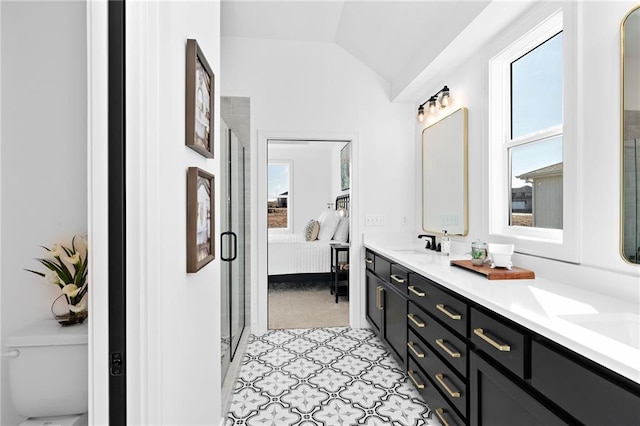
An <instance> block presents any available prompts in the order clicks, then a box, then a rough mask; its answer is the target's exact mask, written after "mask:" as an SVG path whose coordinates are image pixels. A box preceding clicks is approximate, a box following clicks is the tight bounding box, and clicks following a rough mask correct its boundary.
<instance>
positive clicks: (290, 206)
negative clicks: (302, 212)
mask: <svg viewBox="0 0 640 426" xmlns="http://www.w3.org/2000/svg"><path fill="white" fill-rule="evenodd" d="M272 165H274V166H275V165H278V166H280V165H283V166H288V167H289V191H288V192H289V194H288V195H287V227H286V228H269V227H268V226H267V231H268V232H271V233H282V234H290V233H293V202H292V200H293V197H292V196H293V161H292V160H268V161H267V202H268V200H269V166H272ZM268 214H269V213H268V209H267V215H268ZM267 225H268V220H267Z"/></svg>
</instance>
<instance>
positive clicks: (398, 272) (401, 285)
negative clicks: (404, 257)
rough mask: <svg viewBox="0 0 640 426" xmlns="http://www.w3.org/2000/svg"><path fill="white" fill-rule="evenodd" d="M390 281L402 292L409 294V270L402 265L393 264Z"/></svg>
mask: <svg viewBox="0 0 640 426" xmlns="http://www.w3.org/2000/svg"><path fill="white" fill-rule="evenodd" d="M389 282H390V283H391V284H393V286H394V287H395V288H397V289H398V290H400V292H401V293H402V294H407V292H408V290H407V287H408V286H407V283H408V282H409V271H408V270H407V269H405V268H404V267H402V266H400V265H396V264H392V265H391V274H390V275H389Z"/></svg>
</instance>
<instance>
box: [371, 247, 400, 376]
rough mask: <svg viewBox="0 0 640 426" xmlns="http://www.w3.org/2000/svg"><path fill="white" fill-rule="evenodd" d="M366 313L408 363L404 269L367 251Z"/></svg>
mask: <svg viewBox="0 0 640 426" xmlns="http://www.w3.org/2000/svg"><path fill="white" fill-rule="evenodd" d="M365 265H366V277H365V280H366V316H367V320H368V321H369V323H370V324H371V326H372V327H373V329H374V330H375V331H376V332H377V334H378V335H379V336H380V338H381V339H382V340H383V341H384V342H385V343H386V344H387V345H388V346H389V348H390V349H391V353H392V354H393V355H394V357H395V358H396V359H397V360H398V361H399V363H400V365H402V366H403V367H405V366H406V360H407V348H406V345H407V322H406V317H407V298H406V294H405V293H406V284H405V282H404V279H403V278H402V275H401V271H399V270H398V269H397V268H394V272H395V273H394V274H392V273H391V272H392V267H394V266H395V265H392V264H391V262H390V261H389V260H387V259H385V258H383V257H381V256H379V255H377V254H374V253H372V252H370V251H368V250H367V252H366V255H365Z"/></svg>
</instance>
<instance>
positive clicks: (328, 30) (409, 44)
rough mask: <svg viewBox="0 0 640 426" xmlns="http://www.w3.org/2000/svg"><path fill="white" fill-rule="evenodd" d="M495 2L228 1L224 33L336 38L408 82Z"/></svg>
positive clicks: (387, 75) (394, 83)
mask: <svg viewBox="0 0 640 426" xmlns="http://www.w3.org/2000/svg"><path fill="white" fill-rule="evenodd" d="M489 3H491V2H490V1H486V0H474V1H469V0H467V1H446V0H444V1H433V0H426V1H424V0H423V1H419V0H414V1H380V0H373V1H366V0H325V1H306V0H291V1H270V0H262V1H245V0H223V1H222V4H221V26H222V36H223V37H249V38H265V39H280V40H300V41H316V42H328V43H335V44H337V45H338V46H340V47H342V48H344V49H345V50H346V51H347V52H349V53H350V54H352V55H353V56H354V57H356V58H357V59H359V60H360V61H362V62H363V63H364V64H366V65H367V66H368V67H370V68H371V69H372V70H374V71H375V72H376V73H378V74H379V75H380V76H381V77H383V78H384V79H386V80H387V81H388V82H389V83H390V85H391V92H392V97H393V94H398V93H400V92H401V91H402V90H403V89H404V88H405V87H407V85H409V84H410V83H411V82H412V81H414V79H415V78H416V77H417V76H418V75H419V74H420V73H421V72H422V71H423V70H424V69H425V68H426V67H427V66H428V65H429V64H430V63H431V62H432V61H433V60H435V58H436V57H438V55H439V54H440V53H441V52H442V51H443V50H444V49H445V48H446V47H447V46H448V45H449V44H450V43H451V42H452V41H453V40H454V39H455V38H456V37H457V36H458V35H459V34H460V33H461V32H462V31H463V30H464V29H465V28H466V27H467V26H468V25H469V24H470V23H471V22H472V21H473V20H474V19H475V18H476V17H477V16H478V15H479V14H480V13H481V12H482V11H483V10H484V9H485V7H486V6H487V5H488V4H489Z"/></svg>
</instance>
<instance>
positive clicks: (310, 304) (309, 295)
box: [268, 282, 349, 330]
mask: <svg viewBox="0 0 640 426" xmlns="http://www.w3.org/2000/svg"><path fill="white" fill-rule="evenodd" d="M338 294H340V293H338ZM268 306H269V311H268V314H269V329H270V330H276V329H290V328H320V327H346V326H348V325H349V301H348V299H347V296H340V297H339V298H338V303H335V296H334V295H332V294H331V293H330V292H329V284H328V283H326V282H324V283H271V284H269V301H268Z"/></svg>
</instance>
